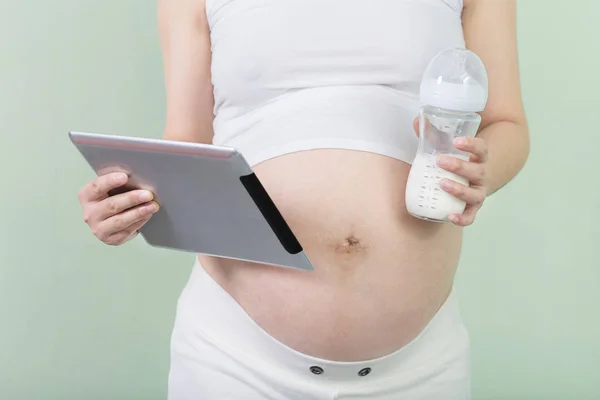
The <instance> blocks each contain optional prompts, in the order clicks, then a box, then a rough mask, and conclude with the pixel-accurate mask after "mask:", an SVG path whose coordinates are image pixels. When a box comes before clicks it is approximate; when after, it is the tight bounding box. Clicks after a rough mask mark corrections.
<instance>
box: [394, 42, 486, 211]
mask: <svg viewBox="0 0 600 400" xmlns="http://www.w3.org/2000/svg"><path fill="white" fill-rule="evenodd" d="M420 100H421V110H420V114H419V132H420V135H419V147H418V150H417V154H416V156H415V158H414V160H413V164H412V167H411V170H410V173H409V176H408V182H407V185H406V208H407V210H408V212H409V213H410V214H412V215H413V216H415V217H417V218H422V219H426V220H431V221H439V222H445V221H448V217H449V216H450V215H451V214H461V213H462V212H463V211H464V209H465V206H466V204H465V202H464V201H462V200H460V199H458V198H456V197H454V196H453V195H451V194H449V193H448V192H445V191H444V190H442V189H441V187H440V183H441V181H442V180H443V179H450V180H453V181H455V182H458V183H460V184H462V185H465V186H468V185H469V182H468V180H467V179H465V178H463V177H460V176H458V175H456V174H453V173H451V172H448V171H446V170H444V169H442V168H441V167H439V166H438V163H437V161H438V159H439V157H440V156H450V157H456V158H460V159H463V160H468V159H469V154H468V153H465V152H463V151H460V150H458V149H457V148H456V147H455V145H454V139H456V138H457V137H473V136H475V135H476V133H477V130H478V129H479V125H480V123H481V117H480V116H479V114H477V113H478V112H480V111H483V109H484V108H485V104H486V102H487V73H486V70H485V67H484V65H483V62H482V61H481V60H480V59H479V57H477V55H475V54H474V53H473V52H471V51H469V50H466V49H449V50H445V51H443V52H441V53H440V54H438V55H437V56H436V57H435V58H434V59H433V60H432V61H431V62H430V64H429V66H428V67H427V69H426V71H425V74H424V76H423V80H422V82H421V93H420Z"/></svg>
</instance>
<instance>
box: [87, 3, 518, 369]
mask: <svg viewBox="0 0 600 400" xmlns="http://www.w3.org/2000/svg"><path fill="white" fill-rule="evenodd" d="M158 4H159V10H158V12H159V30H160V38H161V45H162V49H163V57H164V69H165V85H166V86H165V87H166V95H167V110H166V114H167V118H166V126H165V131H164V138H165V139H166V140H180V141H192V142H202V143H211V141H212V136H213V128H212V119H213V116H212V109H213V104H214V100H213V96H212V89H213V88H212V85H211V83H210V62H211V57H210V35H209V31H208V24H207V21H206V15H205V10H204V2H203V1H202V0H159V2H158ZM515 25H516V11H515V2H514V0H503V1H497V0H466V1H465V8H464V12H463V26H464V33H465V39H466V43H467V47H468V48H469V49H471V50H473V51H475V52H476V53H477V54H478V55H479V56H480V57H481V58H482V60H483V62H484V63H485V65H486V67H487V69H488V76H489V84H490V90H489V99H488V106H487V108H486V110H485V111H484V112H483V113H482V118H483V119H482V125H481V129H480V132H479V133H478V135H477V136H476V137H475V138H472V139H468V140H467V141H466V142H465V143H459V142H458V141H457V142H456V143H455V145H456V146H457V147H458V148H460V149H461V150H464V151H467V152H470V153H471V157H470V160H469V161H461V160H458V159H454V158H443V159H440V160H439V161H438V162H439V164H440V166H441V167H442V168H444V169H447V170H449V171H451V172H454V173H457V174H458V175H462V176H464V177H466V178H467V179H468V180H469V182H470V185H469V186H462V185H460V184H458V183H455V182H451V181H445V182H443V186H444V190H447V191H448V192H449V193H451V194H453V195H455V196H457V197H460V198H462V199H463V200H465V201H466V202H467V203H468V206H467V208H466V210H465V212H464V213H463V214H461V215H455V216H453V222H454V224H436V223H431V222H426V221H421V220H418V219H416V218H413V217H411V216H410V215H408V213H407V212H406V205H405V203H404V192H405V189H406V186H405V185H406V180H407V177H408V173H409V171H410V166H409V165H408V164H406V163H403V162H400V161H397V160H393V159H390V158H388V157H382V156H379V155H376V154H369V153H365V152H356V151H347V150H333V149H317V150H311V151H305V152H299V153H293V154H289V155H285V156H282V157H277V158H275V159H272V160H268V161H265V162H263V163H261V164H259V165H256V166H254V170H255V172H256V174H257V176H258V177H259V179H260V180H261V182H262V183H263V185H264V187H265V188H266V190H267V191H268V192H269V194H270V196H271V197H272V199H273V201H274V202H275V204H276V205H277V206H278V208H279V209H280V211H281V213H282V215H283V216H284V218H285V219H286V221H287V222H288V224H289V225H290V227H291V228H292V230H293V231H294V233H295V234H296V236H297V237H298V239H299V241H300V242H301V243H302V244H303V247H304V249H305V251H306V252H307V254H308V255H309V257H310V258H311V260H312V261H313V263H314V264H315V267H316V270H315V271H314V272H311V273H305V272H301V271H294V270H288V269H283V268H276V267H270V266H266V265H260V264H251V263H244V262H240V261H232V260H224V259H217V258H212V257H205V256H201V257H200V260H201V263H202V265H203V267H204V268H205V269H206V270H207V272H208V273H209V274H210V275H211V276H212V277H213V278H214V279H215V281H217V283H219V284H220V285H221V286H222V287H223V288H224V289H225V290H226V291H227V292H228V293H229V294H230V295H231V296H232V297H233V298H234V299H235V300H236V301H237V302H238V303H239V304H240V306H241V307H243V308H244V310H246V312H247V313H248V314H249V315H250V316H251V317H252V318H253V319H254V320H255V321H256V322H257V323H258V324H259V325H261V326H262V327H263V328H264V329H265V330H266V331H267V332H268V333H270V334H271V335H272V336H274V337H275V338H276V339H278V340H280V341H281V342H283V343H285V344H287V345H288V346H290V347H292V348H294V349H296V350H298V351H301V352H304V353H307V354H311V355H314V356H317V357H323V358H328V359H332V360H341V361H354V360H363V359H370V358H375V357H378V356H383V355H385V354H388V353H390V352H392V351H394V350H397V349H398V348H400V347H402V346H404V345H406V343H408V342H410V341H411V340H412V339H414V337H415V336H416V335H417V334H418V333H419V332H420V331H422V329H423V328H424V326H425V325H426V324H427V323H428V322H429V321H430V320H431V318H432V316H433V315H434V314H435V313H436V312H437V310H438V309H439V307H440V306H441V305H442V304H443V302H444V301H445V299H446V298H447V296H448V294H449V292H450V290H451V288H452V283H453V279H454V275H455V272H456V268H457V265H458V261H459V257H460V250H461V245H462V229H463V227H465V226H468V225H471V224H472V223H473V222H474V221H475V219H476V216H477V213H478V212H479V211H480V209H481V206H482V205H483V203H484V202H485V199H486V197H487V196H489V195H491V194H492V193H494V192H496V191H497V190H499V189H500V188H501V187H503V186H504V185H506V184H507V183H508V182H509V181H510V180H512V179H513V178H514V177H515V176H516V174H517V173H518V172H519V171H520V169H521V168H522V167H523V165H524V164H525V162H526V159H527V156H528V153H529V135H528V130H527V124H526V119H525V114H524V111H523V107H522V102H521V94H520V85H519V76H518V62H517V61H518V60H517V46H516V32H515V31H516V28H515ZM415 131H416V128H415ZM417 134H418V132H417ZM298 165H302V166H303V167H302V168H298ZM125 180H126V178H125V177H123V176H119V175H117V174H112V175H107V176H103V177H100V178H97V179H96V180H94V181H93V182H91V183H89V184H88V185H86V186H85V187H84V188H83V189H82V191H81V192H80V196H79V199H80V201H81V203H82V207H83V211H84V219H85V221H86V222H87V223H88V224H89V225H90V228H91V230H92V232H94V234H95V235H96V236H97V237H98V238H99V239H100V240H102V241H103V242H105V243H107V244H111V245H118V244H122V243H125V242H126V241H128V240H130V239H131V238H132V237H135V234H136V230H137V229H139V227H140V226H142V225H143V223H145V222H146V221H147V220H148V218H149V217H150V216H151V215H152V210H149V211H150V213H149V214H143V212H142V210H145V208H143V207H146V206H147V205H152V204H153V203H152V201H151V200H142V199H140V194H141V193H142V192H141V191H134V192H130V193H126V194H121V195H117V196H113V197H109V196H108V194H107V193H108V191H109V190H110V189H112V188H115V187H118V186H120V185H121V184H124V183H125ZM129 207H133V208H131V209H129ZM482 268H485V265H483V266H482Z"/></svg>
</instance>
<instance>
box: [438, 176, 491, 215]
mask: <svg viewBox="0 0 600 400" xmlns="http://www.w3.org/2000/svg"><path fill="white" fill-rule="evenodd" d="M440 187H441V188H442V190H443V191H444V192H448V193H450V194H451V195H452V196H454V197H456V198H458V199H460V200H462V201H464V202H465V203H467V204H469V205H471V206H474V207H476V208H477V209H479V208H480V207H481V206H482V205H483V202H484V201H485V194H484V193H483V191H482V190H480V189H478V188H473V187H469V186H465V185H463V184H461V183H458V182H455V181H453V180H451V179H442V181H441V182H440Z"/></svg>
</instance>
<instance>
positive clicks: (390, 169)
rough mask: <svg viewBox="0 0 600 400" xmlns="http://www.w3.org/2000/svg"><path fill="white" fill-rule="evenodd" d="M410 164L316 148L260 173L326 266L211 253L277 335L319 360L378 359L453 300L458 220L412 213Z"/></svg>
mask: <svg viewBox="0 0 600 400" xmlns="http://www.w3.org/2000/svg"><path fill="white" fill-rule="evenodd" d="M409 168H410V166H409V165H408V164H406V163H403V162H401V161H397V160H394V159H392V158H389V157H384V156H380V155H376V154H371V153H366V152H359V151H348V150H333V149H324V150H313V151H305V152H298V153H294V154H289V155H286V156H281V157H277V158H274V159H271V160H269V161H266V162H264V163H262V164H259V165H257V166H256V167H255V172H256V174H257V176H258V177H259V179H260V180H261V181H262V182H263V185H264V186H265V188H266V190H267V191H268V192H269V194H270V195H271V197H272V198H273V201H274V202H275V203H276V205H277V206H278V207H279V209H280V210H281V213H282V214H283V216H284V218H285V219H286V220H287V222H288V224H289V225H290V227H291V229H292V230H293V231H294V233H295V234H296V236H297V237H298V240H299V241H300V242H301V243H302V245H303V247H304V249H305V251H306V253H307V254H308V256H309V258H310V259H311V261H312V262H313V264H314V265H315V268H316V270H315V271H312V272H303V271H296V270H290V269H285V268H278V267H272V266H266V265H259V264H250V263H244V262H240V261H233V260H224V259H216V258H212V257H201V261H202V264H203V265H204V267H205V269H206V270H207V271H208V272H209V274H210V275H212V276H213V278H214V279H215V280H216V281H217V282H218V283H219V284H220V285H221V286H223V288H224V289H225V290H226V291H228V292H229V293H230V294H231V295H232V296H233V298H235V299H236V300H237V301H238V302H239V304H240V305H241V306H242V307H243V308H244V309H245V310H246V312H247V313H248V314H249V315H250V316H251V317H252V318H253V319H254V320H255V321H256V322H257V323H258V324H259V325H261V326H262V327H263V328H264V329H265V330H266V331H267V332H268V333H269V334H271V335H272V336H273V337H275V338H276V339H278V340H279V341H281V342H283V343H285V344H286V345H288V346H290V347H292V348H294V349H295V350H298V351H300V352H303V353H305V354H309V355H313V356H316V357H321V358H326V359H330V360H338V361H357V360H365V359H372V358H375V357H379V356H383V355H385V354H389V353H391V352H393V351H395V350H397V349H398V348H400V347H402V346H404V345H405V344H407V343H408V342H410V341H411V340H412V339H413V338H414V337H415V336H416V335H418V333H419V332H420V331H421V330H422V329H423V328H424V326H425V325H426V324H427V323H428V322H429V320H430V319H431V318H432V317H433V315H434V314H435V313H436V311H437V310H438V309H439V307H440V306H441V305H442V303H443V302H444V300H445V299H446V297H447V295H448V293H449V291H450V289H451V286H452V281H453V278H454V273H455V270H456V265H457V262H458V258H459V253H460V244H461V234H460V230H459V228H457V227H454V226H451V225H448V224H439V223H434V222H427V221H423V220H418V219H416V218H414V217H412V216H410V215H409V214H408V213H407V211H406V205H405V202H404V193H405V187H406V181H407V177H408V172H409Z"/></svg>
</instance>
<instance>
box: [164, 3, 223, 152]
mask: <svg viewBox="0 0 600 400" xmlns="http://www.w3.org/2000/svg"><path fill="white" fill-rule="evenodd" d="M204 7H205V4H204V0H158V25H159V27H158V28H159V34H160V41H161V47H162V52H163V63H164V74H165V86H166V101H167V107H166V108H167V110H166V123H165V130H164V135H163V137H164V139H167V140H180V141H189V142H199V143H212V138H213V128H212V122H213V105H214V99H213V87H212V84H211V76H210V64H211V52H210V33H209V29H208V23H207V21H206V13H205V11H204Z"/></svg>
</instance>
